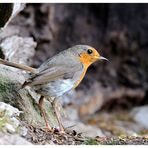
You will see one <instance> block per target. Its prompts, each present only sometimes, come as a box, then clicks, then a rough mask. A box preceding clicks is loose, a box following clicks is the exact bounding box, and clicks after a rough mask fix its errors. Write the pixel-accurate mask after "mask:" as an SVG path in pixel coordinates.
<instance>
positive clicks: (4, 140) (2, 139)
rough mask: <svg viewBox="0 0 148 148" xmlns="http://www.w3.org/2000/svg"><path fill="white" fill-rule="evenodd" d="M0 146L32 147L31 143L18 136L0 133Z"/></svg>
mask: <svg viewBox="0 0 148 148" xmlns="http://www.w3.org/2000/svg"><path fill="white" fill-rule="evenodd" d="M0 145H31V143H30V142H28V141H27V140H26V139H24V138H22V137H20V136H19V135H16V134H14V135H11V134H5V135H4V134H3V133H0Z"/></svg>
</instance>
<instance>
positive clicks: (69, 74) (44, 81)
mask: <svg viewBox="0 0 148 148" xmlns="http://www.w3.org/2000/svg"><path fill="white" fill-rule="evenodd" d="M98 60H108V59H106V58H105V57H103V56H101V55H100V54H99V52H98V51H97V50H96V49H95V48H93V47H91V46H89V45H75V46H72V47H70V48H68V49H66V50H63V51H61V52H59V53H58V54H56V55H55V56H53V57H51V58H49V59H48V60H46V61H45V62H43V64H41V65H40V66H39V68H37V69H35V68H32V67H29V66H26V65H22V64H18V63H13V62H9V61H5V60H2V59H0V64H4V65H7V66H12V67H15V68H19V69H22V70H25V71H29V72H30V73H31V75H30V77H29V78H27V80H26V81H25V82H24V83H23V85H22V88H24V87H26V86H29V87H31V88H32V89H33V90H34V91H35V92H36V93H38V94H40V96H41V97H40V99H39V108H40V111H41V114H42V116H43V118H44V120H45V124H46V128H47V129H48V130H49V131H52V129H53V128H52V127H50V125H49V123H48V120H47V117H46V113H45V110H44V109H43V101H44V99H47V100H48V101H50V102H51V104H52V107H53V109H54V112H55V116H56V118H57V121H58V124H59V128H60V131H61V132H64V126H63V125H62V122H61V118H60V114H59V112H58V110H57V106H56V104H57V103H56V102H57V101H56V100H57V98H58V97H60V96H63V95H64V94H65V93H67V92H69V91H70V90H72V89H75V88H76V87H77V86H78V85H79V84H80V82H81V81H82V79H83V78H84V76H85V74H86V71H87V69H88V67H89V66H90V65H91V64H93V63H94V62H96V61H98Z"/></svg>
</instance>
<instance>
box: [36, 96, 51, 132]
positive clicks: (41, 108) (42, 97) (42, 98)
mask: <svg viewBox="0 0 148 148" xmlns="http://www.w3.org/2000/svg"><path fill="white" fill-rule="evenodd" d="M43 101H44V96H41V98H40V99H39V109H40V111H41V115H42V116H43V118H44V121H45V124H46V129H47V130H48V131H52V128H51V127H50V125H49V123H48V120H47V118H46V113H45V110H44V109H43Z"/></svg>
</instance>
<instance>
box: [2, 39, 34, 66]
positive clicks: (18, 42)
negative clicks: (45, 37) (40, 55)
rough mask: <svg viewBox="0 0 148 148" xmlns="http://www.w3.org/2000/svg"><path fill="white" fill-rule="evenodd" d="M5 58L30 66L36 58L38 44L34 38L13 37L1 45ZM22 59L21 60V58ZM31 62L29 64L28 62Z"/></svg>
mask: <svg viewBox="0 0 148 148" xmlns="http://www.w3.org/2000/svg"><path fill="white" fill-rule="evenodd" d="M0 47H1V48H2V51H3V53H4V55H5V58H6V59H8V60H9V61H13V62H16V63H21V64H30V63H29V62H30V59H31V58H32V57H33V56H34V53H35V50H34V49H35V47H36V42H34V41H33V39H32V38H30V37H29V38H22V37H18V36H11V37H8V38H6V39H5V40H3V41H2V43H1V44H0ZM20 57H21V58H20ZM28 61H29V62H28Z"/></svg>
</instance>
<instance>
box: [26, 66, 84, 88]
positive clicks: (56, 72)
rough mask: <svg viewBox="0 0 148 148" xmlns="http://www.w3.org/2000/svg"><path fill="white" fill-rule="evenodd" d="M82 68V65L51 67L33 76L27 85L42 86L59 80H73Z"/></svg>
mask: <svg viewBox="0 0 148 148" xmlns="http://www.w3.org/2000/svg"><path fill="white" fill-rule="evenodd" d="M82 68H83V66H82V65H81V64H75V65H73V66H71V67H66V66H62V65H61V66H55V67H50V68H48V69H45V70H42V71H40V72H39V73H37V74H35V75H34V76H32V77H31V78H30V79H29V80H28V84H27V85H31V86H33V85H42V84H46V83H48V82H50V81H55V80H58V79H71V78H73V76H74V74H75V72H77V71H80V70H81V69H82Z"/></svg>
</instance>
